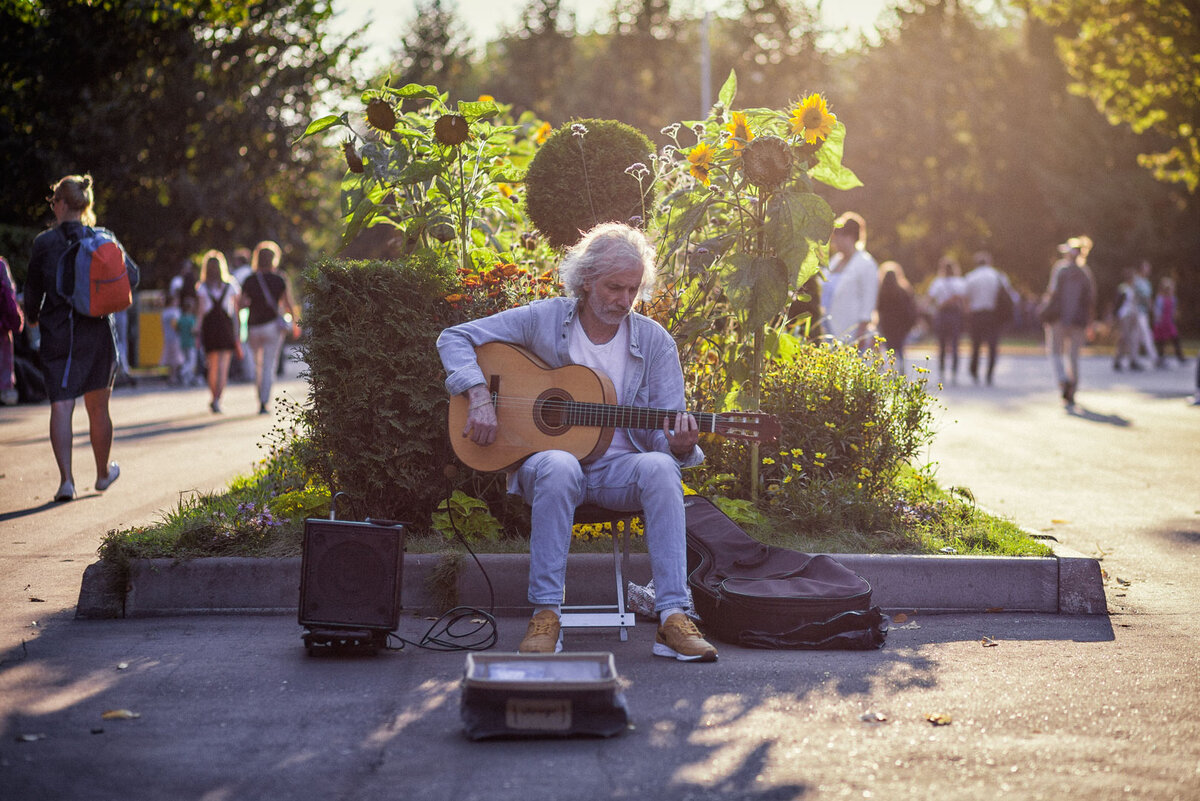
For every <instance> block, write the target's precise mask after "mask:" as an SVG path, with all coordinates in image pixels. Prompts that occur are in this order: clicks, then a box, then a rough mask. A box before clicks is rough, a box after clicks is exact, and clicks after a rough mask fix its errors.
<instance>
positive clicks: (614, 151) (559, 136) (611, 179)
mask: <svg viewBox="0 0 1200 801" xmlns="http://www.w3.org/2000/svg"><path fill="white" fill-rule="evenodd" d="M653 152H654V146H653V145H652V144H651V142H650V140H649V139H647V138H646V136H645V135H644V134H642V133H641V132H640V131H638V130H637V129H636V128H633V127H631V126H629V125H626V124H625V123H622V122H617V121H616V120H594V119H587V120H576V121H574V122H571V123H567V124H566V125H563V126H562V127H561V128H559V129H558V130H556V131H555V132H554V133H552V134H550V136H549V137H548V138H547V139H546V143H545V144H544V145H542V147H541V149H540V150H538V152H537V155H536V156H534V158H533V161H532V163H530V165H529V172H528V174H527V175H526V176H525V189H526V192H525V207H526V209H527V211H528V212H529V219H530V220H532V221H533V224H534V226H535V227H536V228H537V229H538V231H540V232H541V234H542V236H544V237H545V238H546V241H547V242H549V243H550V246H551V247H554V248H558V249H563V248H569V247H570V246H571V245H574V244H575V243H576V242H578V241H579V239H580V235H581V232H583V231H587V230H588V229H590V228H592V227H594V226H596V225H598V224H599V223H603V222H622V223H629V222H631V221H632V220H634V218H641V217H645V216H647V215H646V210H648V209H649V208H650V206H651V205H652V204H653V202H654V190H653V188H652V187H651V186H650V179H649V178H648V177H647V178H645V179H644V181H643V182H644V183H645V186H644V187H643V184H642V183H639V182H638V179H637V178H636V177H635V176H634V175H632V174H630V172H628V170H629V168H630V167H631V166H633V165H634V164H638V163H641V164H649V163H650V154H651V153H653ZM638 172H640V171H638ZM643 189H644V190H645V192H646V195H645V197H644V198H643V195H642V192H643Z"/></svg>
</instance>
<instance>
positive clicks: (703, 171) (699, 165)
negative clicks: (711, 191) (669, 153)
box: [687, 142, 713, 186]
mask: <svg viewBox="0 0 1200 801" xmlns="http://www.w3.org/2000/svg"><path fill="white" fill-rule="evenodd" d="M687 159H688V161H689V162H691V164H692V167H691V173H692V175H693V176H694V177H695V178H696V180H698V181H700V183H702V184H704V185H705V186H708V181H709V178H708V173H709V171H710V170H712V160H713V154H712V148H711V147H709V146H708V143H707V142H700V143H699V144H697V145H696V146H695V147H693V148H692V150H691V152H690V153H688V157H687Z"/></svg>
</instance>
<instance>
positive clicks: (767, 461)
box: [762, 456, 775, 464]
mask: <svg viewBox="0 0 1200 801" xmlns="http://www.w3.org/2000/svg"><path fill="white" fill-rule="evenodd" d="M762 463H763V464H775V460H774V459H772V458H771V457H770V456H764V457H763V460H762Z"/></svg>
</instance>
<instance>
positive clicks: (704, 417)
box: [492, 395, 758, 433]
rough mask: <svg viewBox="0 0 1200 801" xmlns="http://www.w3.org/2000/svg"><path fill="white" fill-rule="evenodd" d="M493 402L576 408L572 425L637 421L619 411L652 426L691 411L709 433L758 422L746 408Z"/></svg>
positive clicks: (517, 407)
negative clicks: (720, 410) (715, 409)
mask: <svg viewBox="0 0 1200 801" xmlns="http://www.w3.org/2000/svg"><path fill="white" fill-rule="evenodd" d="M492 401H493V404H494V405H495V407H496V409H497V411H499V410H500V409H509V410H513V411H517V412H524V411H532V410H534V409H536V408H540V409H543V410H546V411H550V412H563V413H565V414H566V416H567V417H568V418H572V414H571V413H572V412H576V413H577V414H578V415H579V416H581V417H582V418H583V419H571V420H569V422H571V423H573V424H575V425H582V424H585V423H589V422H591V423H596V421H597V419H603V420H610V419H612V418H618V419H621V420H622V421H623V422H625V423H626V425H625V426H624V427H629V428H634V427H637V426H636V425H633V424H631V423H630V422H629V421H627V420H625V419H624V418H623V417H621V415H629V414H634V415H636V419H638V420H640V421H642V422H643V425H646V426H647V427H652V428H658V424H657V423H655V424H654V425H653V426H650V425H649V423H648V421H649V420H652V419H653V420H661V419H662V417H663V416H664V415H665V416H667V417H669V418H673V417H674V416H676V415H678V414H681V413H684V414H690V415H692V416H694V417H695V418H696V419H697V423H698V424H699V426H700V429H701V430H702V431H708V432H710V433H719V432H718V429H717V426H718V424H720V425H722V426H732V427H734V428H735V429H738V430H744V429H745V427H747V426H749V427H751V428H752V427H754V426H756V425H758V416H757V415H756V414H755V413H746V412H727V413H717V412H697V411H691V410H686V409H684V410H679V409H656V408H647V407H639V406H628V405H623V404H609V403H596V402H592V401H577V400H573V399H567V398H545V399H541V398H529V397H522V396H518V395H493V396H492ZM611 425H613V426H615V427H619V424H618V423H616V422H612V423H611Z"/></svg>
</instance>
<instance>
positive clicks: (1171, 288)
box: [1154, 276, 1185, 367]
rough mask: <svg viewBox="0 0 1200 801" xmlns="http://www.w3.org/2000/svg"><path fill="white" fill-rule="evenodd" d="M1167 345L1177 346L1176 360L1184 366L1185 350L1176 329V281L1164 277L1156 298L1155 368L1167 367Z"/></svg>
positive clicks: (1159, 284) (1160, 282)
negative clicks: (1156, 355) (1156, 351)
mask: <svg viewBox="0 0 1200 801" xmlns="http://www.w3.org/2000/svg"><path fill="white" fill-rule="evenodd" d="M1167 345H1174V346H1175V358H1176V359H1178V360H1179V363H1180V364H1183V363H1184V361H1185V359H1184V358H1183V348H1182V347H1180V345H1179V329H1178V328H1176V327H1175V279H1174V278H1171V277H1170V276H1163V278H1162V279H1161V280H1160V281H1159V282H1158V294H1157V295H1155V297H1154V347H1155V348H1157V349H1158V359H1157V360H1156V361H1155V363H1154V366H1155V367H1166V366H1167Z"/></svg>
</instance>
